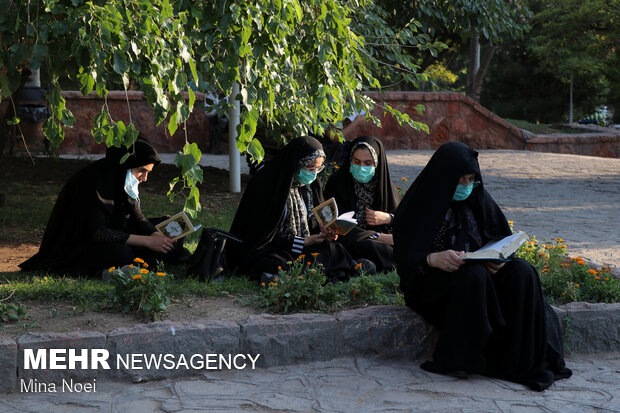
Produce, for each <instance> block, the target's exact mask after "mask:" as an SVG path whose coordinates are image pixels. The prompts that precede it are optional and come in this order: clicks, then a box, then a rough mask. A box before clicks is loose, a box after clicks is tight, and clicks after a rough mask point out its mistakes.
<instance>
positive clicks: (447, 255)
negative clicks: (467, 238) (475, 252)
mask: <svg viewBox="0 0 620 413" xmlns="http://www.w3.org/2000/svg"><path fill="white" fill-rule="evenodd" d="M463 254H464V251H454V250H445V251H441V252H433V253H430V254H428V255H427V257H426V262H427V263H428V265H429V266H430V267H433V268H439V269H440V270H442V271H446V272H454V271H457V270H458V269H459V268H460V267H461V265H463V264H465V261H463V260H462V259H461V258H460V257H461V255H463Z"/></svg>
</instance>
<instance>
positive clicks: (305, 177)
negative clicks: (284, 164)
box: [295, 168, 316, 185]
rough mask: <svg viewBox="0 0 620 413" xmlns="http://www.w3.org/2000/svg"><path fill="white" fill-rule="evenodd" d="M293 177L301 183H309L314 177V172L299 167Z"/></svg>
mask: <svg viewBox="0 0 620 413" xmlns="http://www.w3.org/2000/svg"><path fill="white" fill-rule="evenodd" d="M295 179H296V180H297V182H299V183H300V184H302V185H310V184H311V183H312V182H314V180H315V179H316V172H310V171H309V170H307V169H305V168H301V169H300V170H299V172H298V173H297V175H295Z"/></svg>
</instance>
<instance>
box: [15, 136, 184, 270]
mask: <svg viewBox="0 0 620 413" xmlns="http://www.w3.org/2000/svg"><path fill="white" fill-rule="evenodd" d="M127 153H129V154H130V156H129V157H128V158H127V159H126V160H125V162H123V163H122V164H121V162H120V161H121V159H122V158H123V156H124V155H125V154H127ZM159 163H160V158H159V155H158V154H157V151H156V150H155V148H153V146H152V145H151V144H150V143H149V142H148V141H147V140H146V139H143V138H138V140H137V141H136V143H135V144H134V145H133V146H132V147H130V148H129V149H126V148H124V147H122V148H115V147H111V148H108V149H107V151H106V157H105V158H104V159H101V160H98V161H96V162H93V163H92V164H90V165H88V166H87V167H85V168H83V169H81V170H80V171H78V172H77V173H76V174H75V175H73V176H72V177H71V178H70V179H69V181H68V182H67V183H66V184H65V186H64V187H63V189H62V191H61V192H60V194H59V195H58V198H57V200H56V203H55V204H54V208H53V210H52V214H51V215H50V218H49V220H48V223H47V227H46V228H45V233H44V235H43V240H42V241H41V247H40V249H39V252H38V253H37V254H35V255H34V256H33V257H31V258H30V259H28V260H27V261H25V262H23V263H21V264H20V267H21V269H22V270H25V271H33V270H39V271H49V272H54V273H69V274H75V275H86V276H90V275H95V274H96V273H97V272H101V270H102V269H105V268H109V267H112V266H122V265H125V264H129V263H131V262H132V260H133V259H134V258H135V257H140V258H143V259H145V260H147V262H149V261H150V262H152V263H153V264H154V263H155V262H154V261H155V259H160V260H164V259H165V258H166V257H165V256H164V254H159V253H155V252H154V251H151V250H149V249H147V248H137V247H131V246H129V245H127V244H126V241H127V239H128V238H129V236H130V235H131V234H137V235H150V234H152V233H154V232H155V227H154V226H153V224H152V223H151V222H150V221H149V220H147V219H146V218H145V217H144V215H143V214H142V211H141V210H140V205H139V200H138V199H134V198H132V197H130V196H129V195H128V194H127V192H126V191H125V189H124V184H125V179H126V174H127V170H128V169H131V168H138V167H140V166H144V165H148V164H154V165H157V164H159ZM178 245H181V244H180V243H178Z"/></svg>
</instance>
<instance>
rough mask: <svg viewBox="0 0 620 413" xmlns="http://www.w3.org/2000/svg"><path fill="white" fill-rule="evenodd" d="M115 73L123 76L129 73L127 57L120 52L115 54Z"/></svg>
mask: <svg viewBox="0 0 620 413" xmlns="http://www.w3.org/2000/svg"><path fill="white" fill-rule="evenodd" d="M113 69H114V72H116V73H118V74H119V75H123V74H124V73H126V72H127V57H125V55H124V54H122V53H121V52H119V51H116V52H114V65H113Z"/></svg>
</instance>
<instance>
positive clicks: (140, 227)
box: [129, 199, 156, 235]
mask: <svg viewBox="0 0 620 413" xmlns="http://www.w3.org/2000/svg"><path fill="white" fill-rule="evenodd" d="M129 214H130V217H129V220H130V222H131V231H132V233H133V232H135V233H136V234H137V235H151V234H152V233H153V232H155V231H156V229H155V225H153V224H151V223H150V222H149V220H148V219H146V217H145V216H144V214H143V213H142V210H141V209H140V206H139V205H138V202H137V201H135V200H133V199H132V200H130V203H129Z"/></svg>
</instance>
